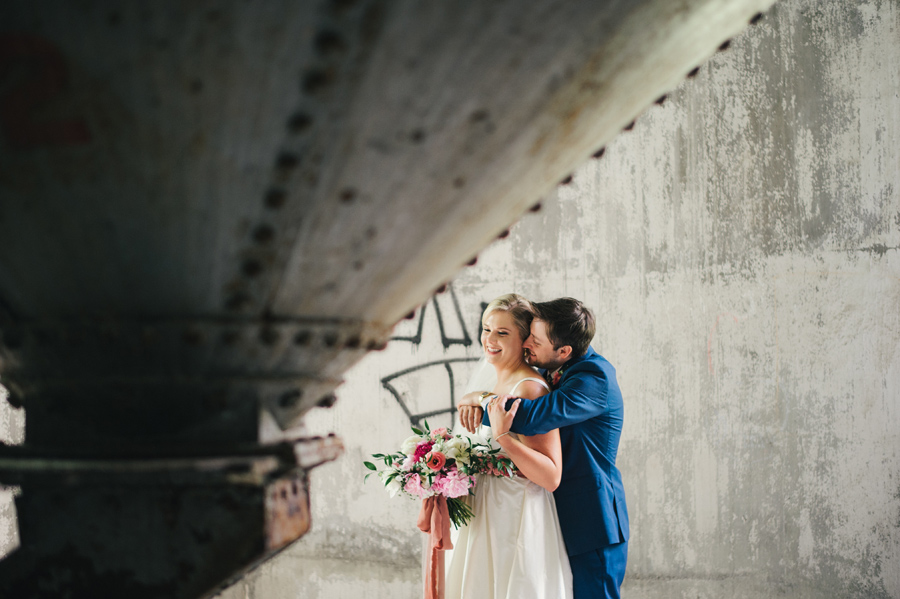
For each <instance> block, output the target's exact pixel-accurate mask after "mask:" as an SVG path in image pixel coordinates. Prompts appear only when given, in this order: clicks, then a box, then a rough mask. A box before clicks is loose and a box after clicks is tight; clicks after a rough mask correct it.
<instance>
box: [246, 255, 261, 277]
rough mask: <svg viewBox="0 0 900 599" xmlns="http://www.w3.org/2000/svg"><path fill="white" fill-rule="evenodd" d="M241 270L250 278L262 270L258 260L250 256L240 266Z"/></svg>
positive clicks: (256, 275)
mask: <svg viewBox="0 0 900 599" xmlns="http://www.w3.org/2000/svg"><path fill="white" fill-rule="evenodd" d="M241 270H242V271H243V272H244V274H245V275H246V276H248V277H251V278H253V277H258V276H259V274H260V273H261V272H262V271H263V265H262V263H261V262H260V261H259V260H256V259H254V258H250V259H248V260H246V261H244V264H243V266H242V267H241Z"/></svg>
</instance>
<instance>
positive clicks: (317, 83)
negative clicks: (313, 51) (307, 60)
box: [302, 69, 334, 95]
mask: <svg viewBox="0 0 900 599" xmlns="http://www.w3.org/2000/svg"><path fill="white" fill-rule="evenodd" d="M333 81H334V73H333V72H332V71H330V70H325V69H311V70H309V71H307V72H306V74H304V75H303V83H302V87H303V92H304V93H307V94H309V95H315V94H318V93H320V92H322V91H324V90H325V89H326V88H327V87H328V86H329V85H331V83H332V82H333Z"/></svg>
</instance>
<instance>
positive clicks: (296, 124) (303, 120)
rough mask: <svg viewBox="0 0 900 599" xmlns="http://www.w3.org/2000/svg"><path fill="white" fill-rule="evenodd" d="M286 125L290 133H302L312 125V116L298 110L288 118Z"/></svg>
mask: <svg viewBox="0 0 900 599" xmlns="http://www.w3.org/2000/svg"><path fill="white" fill-rule="evenodd" d="M287 126H288V131H290V132H291V133H303V132H304V131H306V130H307V129H309V128H310V127H311V126H312V117H311V116H309V115H308V114H306V113H304V112H298V113H297V114H295V115H294V116H292V117H291V118H290V120H289V121H288V125H287Z"/></svg>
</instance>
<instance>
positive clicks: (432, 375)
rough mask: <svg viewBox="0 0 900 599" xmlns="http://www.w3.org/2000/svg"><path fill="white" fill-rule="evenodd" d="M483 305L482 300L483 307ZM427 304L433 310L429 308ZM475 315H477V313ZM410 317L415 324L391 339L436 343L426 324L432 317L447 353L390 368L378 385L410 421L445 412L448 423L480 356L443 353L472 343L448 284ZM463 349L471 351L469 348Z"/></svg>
mask: <svg viewBox="0 0 900 599" xmlns="http://www.w3.org/2000/svg"><path fill="white" fill-rule="evenodd" d="M486 305H487V304H485V303H483V302H482V303H481V308H482V310H483V309H484V307H485V306H486ZM429 307H431V308H433V311H429ZM432 315H433V316H432ZM478 317H479V319H480V317H481V314H480V313H479V314H478ZM413 318H414V319H416V318H417V322H416V323H415V328H414V329H413V330H411V331H408V332H407V334H398V335H395V336H394V337H392V338H391V340H392V341H394V342H396V341H406V342H409V343H411V344H413V345H415V346H417V347H418V346H423V345H424V347H425V348H426V349H428V348H431V347H435V346H436V345H437V339H436V336H435V335H434V334H429V333H428V332H427V330H428V329H427V328H426V326H425V325H426V320H428V319H434V320H436V321H437V327H436V328H437V331H436V332H437V333H438V334H439V335H440V344H441V347H442V352H441V353H443V354H445V356H446V357H444V358H441V359H438V360H429V361H427V362H425V363H422V364H417V365H414V366H411V367H408V368H403V369H401V370H398V371H396V372H393V373H391V374H389V375H387V376H385V377H384V378H382V379H381V385H382V386H383V387H384V388H385V389H386V390H387V391H388V392H389V393H390V394H391V395H392V396H393V397H394V399H395V400H396V401H397V404H398V405H399V406H400V408H401V409H402V410H403V413H404V414H405V415H406V417H407V418H409V421H410V423H411V424H413V425H419V424H421V422H422V421H423V420H425V419H427V418H432V419H434V418H435V417H439V416H445V415H446V417H447V419H448V420H449V422H448V424H452V422H453V420H454V419H455V417H456V411H457V405H456V402H457V398H458V391H459V390H460V388H461V385H464V384H465V382H466V381H467V380H468V377H469V374H470V372H471V369H472V365H473V364H474V363H475V362H477V361H478V360H479V359H480V356H472V355H462V356H459V355H458V352H456V353H457V355H455V356H447V355H446V354H447V353H448V350H452V349H453V348H461V349H463V350H470V348H473V347H474V345H475V344H474V341H473V338H472V335H470V333H469V330H468V327H467V326H466V317H465V316H464V314H463V310H462V308H461V306H460V302H459V297H458V296H457V295H456V291H455V290H454V289H453V287H452V286H448V288H447V291H446V292H445V293H443V294H441V295H435V296H434V297H432V298H431V300H430V301H428V302H426V303H425V304H423V305H422V307H421V308H420V309H419V310H418V313H417V314H416V315H415V316H414V317H413ZM409 324H412V323H409ZM431 329H432V330H434V327H431ZM476 338H478V337H477V336H476ZM479 341H480V339H479ZM465 353H466V354H471V351H465ZM426 388H427V389H428V391H425V389H426Z"/></svg>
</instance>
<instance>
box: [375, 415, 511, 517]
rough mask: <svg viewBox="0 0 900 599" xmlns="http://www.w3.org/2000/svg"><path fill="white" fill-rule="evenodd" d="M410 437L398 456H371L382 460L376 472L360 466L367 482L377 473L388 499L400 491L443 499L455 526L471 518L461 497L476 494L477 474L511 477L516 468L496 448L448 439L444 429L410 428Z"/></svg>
mask: <svg viewBox="0 0 900 599" xmlns="http://www.w3.org/2000/svg"><path fill="white" fill-rule="evenodd" d="M412 432H413V433H414V434H413V436H411V437H409V438H407V439H406V440H405V441H403V443H402V444H401V445H400V451H399V452H397V453H388V454H383V453H375V454H372V457H373V458H375V459H376V460H381V461H382V462H383V463H384V467H383V468H382V469H380V470H379V468H378V466H376V465H375V464H373V463H372V462H363V464H364V465H365V466H366V468H368V469H369V470H372V472H370V473H369V474H367V475H366V478H368V477H369V476H371V475H372V474H377V475H378V477H379V478H380V479H381V481H382V482H383V483H384V486H385V487H386V488H387V491H388V493H390V494H391V497H393V496H395V495H396V494H397V493H398V492H402V493H404V494H406V495H408V496H409V497H412V498H416V499H427V498H429V497H432V496H436V495H437V496H443V497H446V498H447V508H448V510H449V513H450V521H451V522H453V525H454V526H455V527H456V528H459V527H460V526H461V525H463V524H466V523H467V522H468V521H469V520H471V518H472V516H473V515H474V514H473V513H472V510H471V508H470V507H469V506H468V505H467V504H466V503H465V500H464V498H465V497H466V496H468V495H471V494H474V488H475V475H476V474H487V475H492V476H503V477H509V476H514V475H515V474H516V467H515V465H513V463H512V460H510V459H509V458H508V457H506V456H505V455H502V454H500V453H499V452H500V449H499V448H493V447H491V446H490V445H487V444H485V443H478V442H475V441H473V440H472V439H471V438H469V437H463V436H461V435H451V434H450V433H449V432H448V431H447V429H446V428H443V427H442V428H436V429H434V430H430V429H429V428H428V421H427V420H426V421H425V430H420V429H418V428H416V427H412Z"/></svg>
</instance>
